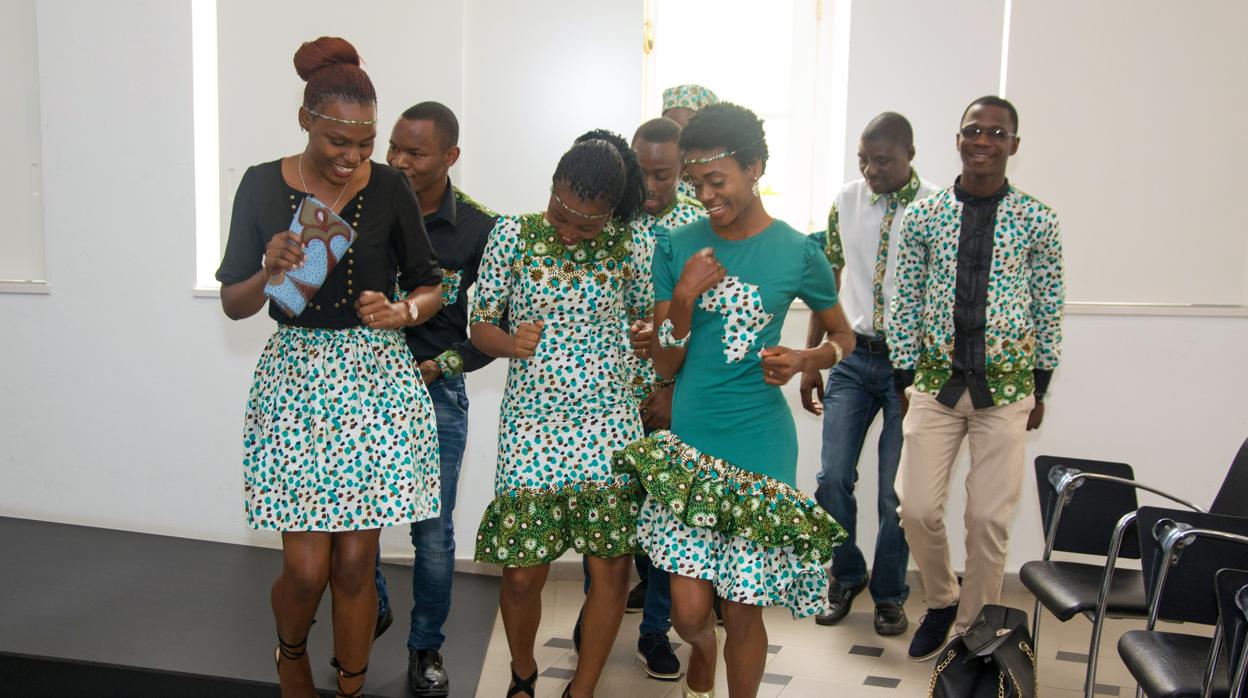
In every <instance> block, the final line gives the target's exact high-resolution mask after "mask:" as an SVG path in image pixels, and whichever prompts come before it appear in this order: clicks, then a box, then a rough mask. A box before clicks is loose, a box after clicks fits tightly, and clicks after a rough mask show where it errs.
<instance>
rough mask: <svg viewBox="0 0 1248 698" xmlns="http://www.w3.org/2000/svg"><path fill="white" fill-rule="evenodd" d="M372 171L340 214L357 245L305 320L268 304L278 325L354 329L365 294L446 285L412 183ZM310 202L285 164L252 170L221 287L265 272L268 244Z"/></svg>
mask: <svg viewBox="0 0 1248 698" xmlns="http://www.w3.org/2000/svg"><path fill="white" fill-rule="evenodd" d="M371 168H372V171H371V172H370V173H369V179H368V184H367V185H365V187H364V189H362V190H361V191H360V192H359V193H358V194H356V195H355V197H353V198H352V199H351V200H350V201H349V202H347V205H346V206H345V207H344V208H343V209H342V211H341V212H340V213H339V215H341V216H342V218H343V219H344V220H346V221H347V222H348V223H350V224H351V226H352V227H353V228H355V232H356V239H355V243H354V244H352V245H351V248H350V249H349V250H348V251H347V254H346V255H345V258H344V259H343V260H342V261H341V262H339V264H338V265H337V266H335V267H334V268H333V270H331V271H330V272H329V276H327V277H326V279H325V283H324V284H323V285H322V286H321V288H320V289H319V290H318V291H317V292H316V295H314V296H313V297H312V300H311V301H310V302H309V303H308V307H307V308H306V309H305V310H304V311H303V313H301V314H300V315H299V317H290V316H289V315H287V314H286V312H285V311H284V310H282V309H281V308H279V307H278V306H277V304H276V303H272V302H270V303H269V316H270V317H272V318H273V319H274V320H277V321H278V322H279V323H282V324H285V325H294V326H297V327H312V328H322V329H334V330H341V329H347V328H349V327H356V326H358V325H361V324H363V323H362V322H361V321H360V318H359V316H358V315H356V312H355V301H356V300H357V298H358V297H359V293H360V292H362V291H379V292H381V293H384V294H386V296H388V297H389V296H393V294H394V289H395V283H396V280H397V282H398V286H399V288H400V289H402V290H403V292H404V293H407V292H410V291H411V290H412V289H414V288H416V287H417V286H431V285H433V284H436V283H438V282H439V281H440V280H441V276H440V275H439V273H438V263H437V260H436V259H435V258H434V255H433V248H432V247H431V246H430V244H429V237H428V235H426V233H425V226H424V222H423V220H422V217H421V215H420V204H419V203H418V202H417V201H416V196H415V195H414V194H413V193H412V190H411V187H410V186H409V185H408V183H407V178H406V177H404V176H403V174H402V173H401V172H399V171H398V170H395V169H393V168H391V167H389V166H387V165H381V164H378V163H376V162H374V163H372V165H371ZM304 196H306V194H305V193H304V192H301V191H299V190H298V189H295V188H294V187H292V186H290V185H289V184H287V183H286V180H285V179H284V178H283V177H282V161H281V160H275V161H273V162H266V163H264V164H262V165H254V166H252V167H249V168H247V172H245V173H244V174H243V179H242V181H241V182H239V184H238V193H236V194H235V196H234V211H233V214H232V215H231V218H230V237H229V240H228V241H227V242H226V245H225V257H224V259H222V260H221V267H220V268H218V269H217V281H220V282H221V283H222V284H225V285H229V284H235V283H239V282H241V281H246V280H247V279H249V278H251V277H252V276H253V275H254V274H255V273H256V272H257V271H259V270H260V266H261V264H262V261H263V259H264V247H265V245H266V244H268V242H269V240H270V239H272V237H273V236H274V235H276V234H277V233H280V232H284V231H286V230H289V229H290V223H291V219H292V218H293V217H294V214H295V209H296V208H297V207H298V206H299V203H300V202H301V201H302V200H303V197H304Z"/></svg>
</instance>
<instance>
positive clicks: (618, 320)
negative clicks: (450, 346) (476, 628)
mask: <svg viewBox="0 0 1248 698" xmlns="http://www.w3.org/2000/svg"><path fill="white" fill-rule="evenodd" d="M642 196H643V184H642V176H641V168H640V166H639V165H638V164H637V158H636V156H635V155H634V154H633V152H632V150H631V149H630V148H629V147H628V143H626V142H625V141H624V139H622V138H620V137H619V136H617V135H615V134H613V133H610V132H607V131H591V132H590V133H587V134H585V135H584V136H581V137H580V138H578V139H577V142H576V144H575V145H573V146H572V149H571V150H569V151H568V152H567V153H565V154H564V156H563V157H562V158H561V159H560V160H559V165H558V167H556V169H555V174H554V177H553V182H552V186H551V194H550V200H549V201H548V202H547V205H546V210H545V211H543V212H541V213H531V214H528V215H523V216H504V217H503V218H501V219H499V221H498V224H497V225H496V226H495V227H494V230H493V232H491V233H490V241H489V243H488V244H487V245H486V248H485V257H484V260H483V262H482V267H481V275H480V279H479V281H478V283H477V296H476V299H475V301H474V304H473V309H472V317H471V319H470V322H471V323H472V343H473V344H475V345H476V346H477V347H478V348H480V349H481V350H482V351H483V352H485V353H487V354H489V355H491V356H498V357H507V358H509V359H511V361H510V364H509V366H508V370H507V388H506V392H505V393H504V395H503V404H502V413H501V415H500V416H499V425H498V470H497V474H496V476H495V484H494V492H495V497H494V500H493V501H492V502H490V505H489V507H488V508H487V509H486V511H485V515H484V516H483V517H482V519H481V526H480V528H479V529H478V533H477V549H476V559H477V561H478V562H489V563H493V564H496V565H500V566H502V567H503V583H502V589H501V591H500V605H501V610H502V615H503V627H504V629H505V630H506V633H507V644H508V646H509V648H510V650H511V659H512V664H511V673H512V686H511V688H510V689H509V691H508V696H514V695H528V696H530V697H531V696H533V694H534V691H535V689H534V682H535V681H536V679H537V664H536V662H535V660H534V657H533V643H534V641H535V639H536V636H537V627H538V624H539V623H540V621H541V615H542V599H541V592H542V587H543V586H544V584H545V582H546V575H547V573H548V572H549V570H550V563H551V562H552V561H553V560H556V559H558V558H559V556H560V555H562V554H563V553H564V552H566V551H567V550H568V548H575V549H576V551H577V552H578V553H581V554H582V555H585V556H587V559H588V563H589V575H590V579H591V580H592V582H593V583H592V584H591V586H590V589H589V596H588V598H587V599H586V601H585V609H584V621H585V622H584V632H583V633H582V640H581V647H580V658H579V660H578V662H577V668H576V674H575V676H573V677H572V681H571V683H569V684H568V687H567V688H566V689H565V691H564V695H568V696H572V695H574V696H578V697H580V696H591V695H593V693H594V687H595V686H596V685H597V683H598V677H599V675H600V674H601V673H602V667H603V665H604V664H605V663H606V660H607V654H608V653H609V652H610V650H611V645H612V643H613V642H614V641H615V634H616V631H617V630H618V628H619V625H620V619H621V618H622V617H623V615H624V604H625V602H626V600H627V597H628V573H629V568H630V567H631V566H632V556H633V554H634V553H635V552H637V510H638V502H637V495H638V492H639V490H638V488H637V486H636V483H635V482H634V481H633V480H632V479H631V478H630V477H628V476H627V475H622V474H615V473H613V472H612V470H611V457H612V455H613V454H614V453H615V452H616V451H618V450H620V449H622V448H624V447H625V446H627V445H628V444H630V443H632V442H633V441H635V440H637V439H640V438H641V436H642V428H641V418H640V416H639V415H638V412H637V403H636V402H634V400H633V398H632V395H631V392H630V391H629V387H628V385H627V381H626V378H625V364H624V362H623V360H622V359H623V356H622V354H623V350H622V348H623V347H624V345H625V332H626V330H625V328H626V327H627V326H628V320H629V319H632V318H637V317H640V316H645V315H648V314H649V309H648V308H646V307H644V306H645V305H646V303H645V301H643V299H644V298H645V296H644V295H643V290H642V288H641V286H640V285H639V284H638V283H636V280H637V279H638V277H639V273H638V272H639V270H638V269H637V267H636V265H637V259H638V258H637V255H635V254H634V250H633V244H632V233H631V229H630V227H629V221H631V220H632V219H633V217H634V216H636V215H637V214H638V213H640V212H641V202H642ZM504 312H506V313H508V314H509V318H510V322H511V326H512V328H514V329H513V331H512V332H511V333H508V332H507V331H504V330H503V329H502V328H500V327H499V326H498V322H499V320H500V319H501V318H502V316H503V313H504Z"/></svg>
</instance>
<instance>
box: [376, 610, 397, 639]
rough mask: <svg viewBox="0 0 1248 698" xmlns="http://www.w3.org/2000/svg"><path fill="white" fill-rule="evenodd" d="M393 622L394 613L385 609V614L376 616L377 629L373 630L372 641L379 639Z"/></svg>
mask: <svg viewBox="0 0 1248 698" xmlns="http://www.w3.org/2000/svg"><path fill="white" fill-rule="evenodd" d="M393 622H394V611H391V610H390V609H388V608H387V609H386V612H385V613H383V614H381V615H379V616H377V627H376V628H374V629H373V639H374V640H376V639H377V638H379V637H381V634H382V633H384V632H386V631H387V630H389V629H390V624H391V623H393Z"/></svg>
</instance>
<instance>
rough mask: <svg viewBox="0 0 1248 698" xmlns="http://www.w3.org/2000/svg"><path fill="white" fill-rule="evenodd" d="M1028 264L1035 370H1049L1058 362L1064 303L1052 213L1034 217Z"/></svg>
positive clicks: (1056, 228)
mask: <svg viewBox="0 0 1248 698" xmlns="http://www.w3.org/2000/svg"><path fill="white" fill-rule="evenodd" d="M1028 263H1029V267H1030V274H1031V275H1030V279H1029V283H1030V286H1031V318H1032V323H1033V324H1034V326H1035V328H1036V368H1037V369H1044V370H1052V369H1054V368H1057V364H1058V362H1059V361H1061V358H1062V314H1063V306H1064V305H1065V302H1066V283H1065V279H1064V275H1063V270H1062V236H1061V226H1060V225H1059V224H1058V221H1057V214H1056V213H1054V212H1053V210H1052V209H1049V208H1044V209H1042V210H1041V211H1040V212H1039V213H1038V214H1037V220H1036V226H1035V235H1034V237H1033V239H1032V246H1031V250H1030V259H1029V260H1028Z"/></svg>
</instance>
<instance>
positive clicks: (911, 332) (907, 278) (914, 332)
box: [887, 206, 928, 371]
mask: <svg viewBox="0 0 1248 698" xmlns="http://www.w3.org/2000/svg"><path fill="white" fill-rule="evenodd" d="M922 208H923V207H921V206H908V207H906V212H905V213H904V214H902V216H903V218H902V222H901V230H900V231H899V236H900V238H901V240H900V245H899V247H898V249H899V252H898V258H897V271H896V279H897V290H896V292H895V293H894V294H893V301H892V306H891V309H892V313H891V316H890V317H889V319H888V329H887V333H888V347H889V355H890V356H889V358H890V359H891V360H892V364H893V368H894V369H900V370H908V371H913V370H915V368H916V367H917V366H918V363H919V354H920V352H921V351H922V349H923V300H924V294H925V289H926V288H927V274H928V268H927V242H926V240H925V238H924V231H923V218H924V216H923V213H922V210H921V209H922Z"/></svg>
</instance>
